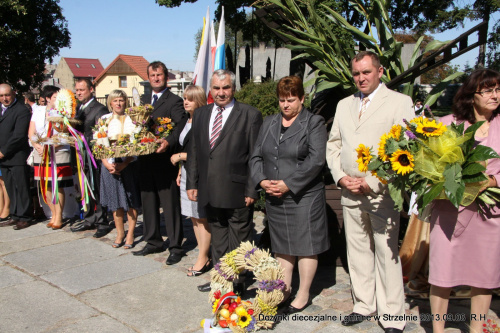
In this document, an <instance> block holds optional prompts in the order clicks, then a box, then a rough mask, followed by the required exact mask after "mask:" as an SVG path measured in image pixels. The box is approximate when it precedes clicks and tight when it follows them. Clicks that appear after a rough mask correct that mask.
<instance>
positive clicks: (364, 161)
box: [356, 144, 372, 172]
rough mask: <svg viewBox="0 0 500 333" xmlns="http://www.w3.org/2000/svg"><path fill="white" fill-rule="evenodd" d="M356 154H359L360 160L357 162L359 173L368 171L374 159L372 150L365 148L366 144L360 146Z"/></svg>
mask: <svg viewBox="0 0 500 333" xmlns="http://www.w3.org/2000/svg"><path fill="white" fill-rule="evenodd" d="M356 152H357V153H358V159H357V160H356V162H358V169H359V171H361V172H366V171H368V163H370V160H371V159H372V155H371V154H370V149H369V148H368V147H365V145H364V144H360V145H359V147H358V148H357V149H356Z"/></svg>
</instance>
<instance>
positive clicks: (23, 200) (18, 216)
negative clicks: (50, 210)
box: [0, 165, 33, 222]
mask: <svg viewBox="0 0 500 333" xmlns="http://www.w3.org/2000/svg"><path fill="white" fill-rule="evenodd" d="M0 169H1V170H2V177H3V180H4V182H5V189H6V190H7V194H8V195H9V198H10V215H11V216H12V218H13V219H15V220H19V221H26V222H28V221H31V218H32V217H33V200H32V198H31V195H30V175H29V172H30V170H29V167H28V166H27V165H16V166H1V167H0Z"/></svg>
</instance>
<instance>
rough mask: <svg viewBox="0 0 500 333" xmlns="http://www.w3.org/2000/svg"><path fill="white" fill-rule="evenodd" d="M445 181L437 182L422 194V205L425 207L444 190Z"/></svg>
mask: <svg viewBox="0 0 500 333" xmlns="http://www.w3.org/2000/svg"><path fill="white" fill-rule="evenodd" d="M443 185H444V184H443V183H437V184H434V185H432V186H430V187H429V188H428V190H427V191H426V192H425V193H424V194H423V195H422V207H419V209H420V208H422V209H424V208H425V207H426V206H427V205H428V204H430V203H431V202H432V200H434V199H436V197H437V196H438V195H439V194H441V192H442V191H443Z"/></svg>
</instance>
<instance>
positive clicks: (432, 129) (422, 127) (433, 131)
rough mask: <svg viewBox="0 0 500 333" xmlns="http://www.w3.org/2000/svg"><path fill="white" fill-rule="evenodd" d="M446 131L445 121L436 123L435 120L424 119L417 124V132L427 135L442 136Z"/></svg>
mask: <svg viewBox="0 0 500 333" xmlns="http://www.w3.org/2000/svg"><path fill="white" fill-rule="evenodd" d="M444 132H446V126H444V125H443V123H436V121H435V120H432V121H430V120H427V119H424V120H423V121H422V122H421V123H419V124H418V125H417V133H420V134H423V135H425V136H441V135H442V134H443V133H444Z"/></svg>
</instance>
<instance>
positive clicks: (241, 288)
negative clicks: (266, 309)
mask: <svg viewBox="0 0 500 333" xmlns="http://www.w3.org/2000/svg"><path fill="white" fill-rule="evenodd" d="M246 290H247V286H246V284H245V282H240V283H235V282H233V292H234V293H235V294H236V295H238V296H243V294H245V292H246Z"/></svg>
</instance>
